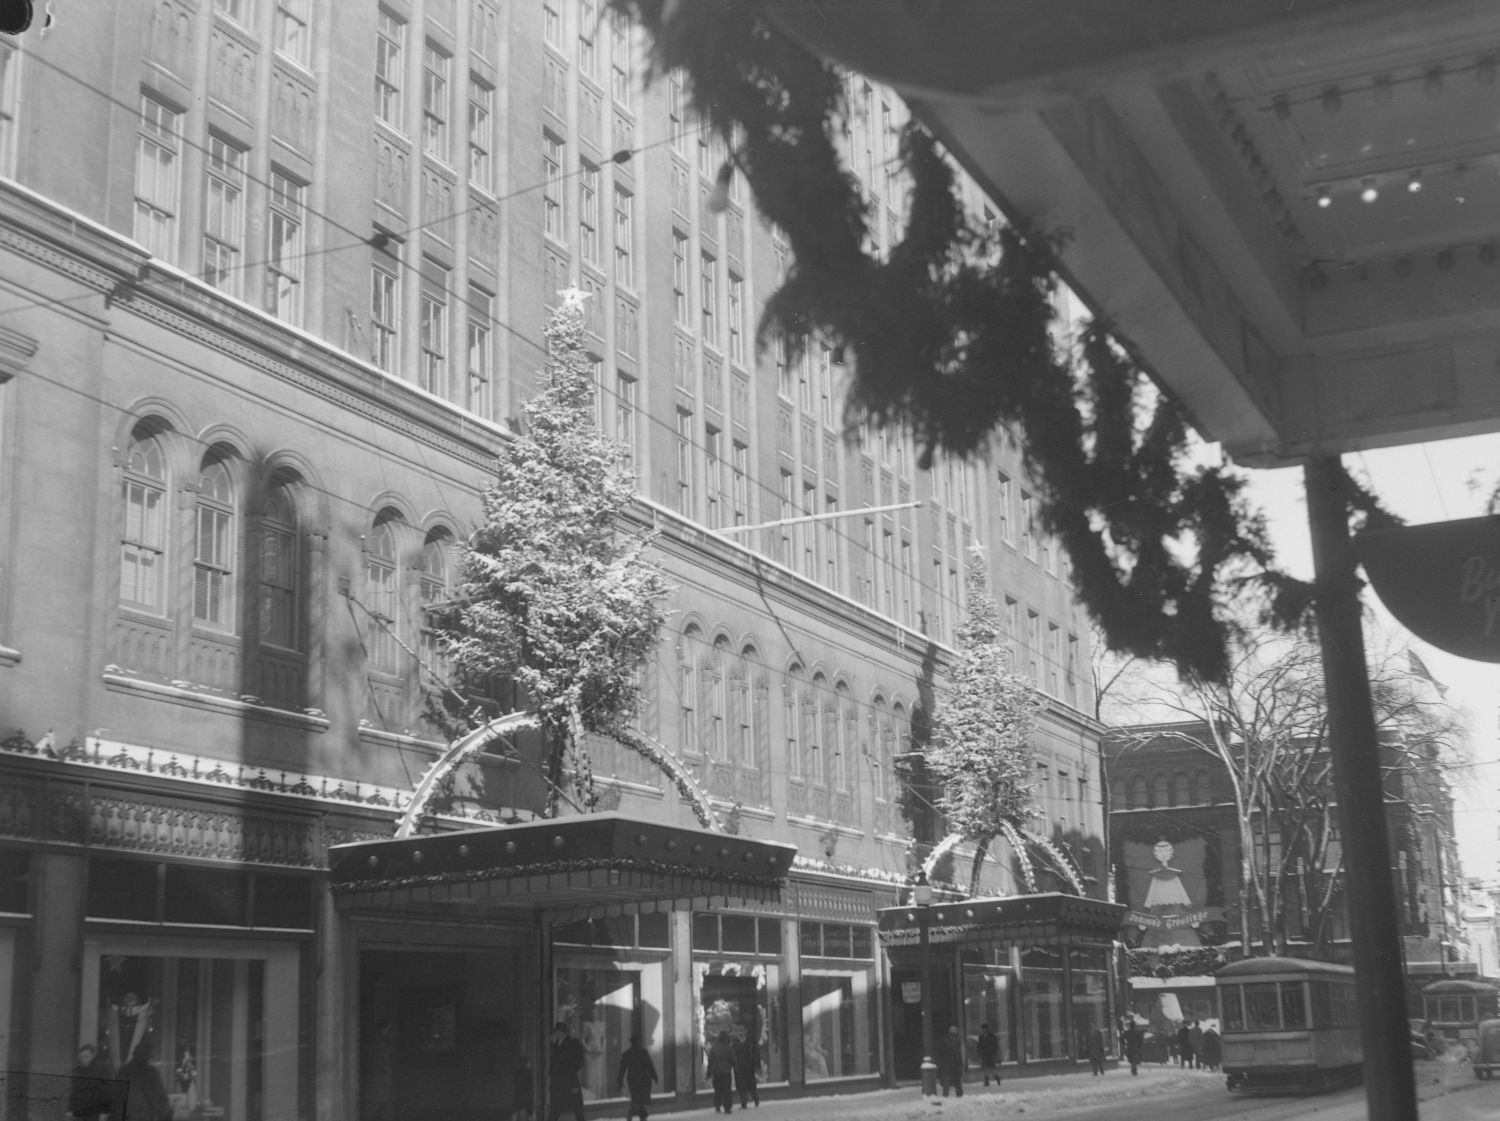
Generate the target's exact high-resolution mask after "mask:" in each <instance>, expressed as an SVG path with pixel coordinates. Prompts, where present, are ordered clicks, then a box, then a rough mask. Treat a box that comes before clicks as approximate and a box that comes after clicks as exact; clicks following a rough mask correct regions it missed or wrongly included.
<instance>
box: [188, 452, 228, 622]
mask: <svg viewBox="0 0 1500 1121" xmlns="http://www.w3.org/2000/svg"><path fill="white" fill-rule="evenodd" d="M234 515H235V508H234V479H233V477H232V476H231V475H230V473H229V468H228V466H227V465H226V464H225V461H224V458H223V456H216V457H215V458H213V459H211V460H207V461H205V462H204V465H203V470H202V471H200V472H199V474H198V501H197V506H196V510H195V515H194V521H195V526H194V547H193V618H194V619H196V620H198V621H199V622H200V623H207V624H208V625H209V626H211V627H217V628H219V629H222V630H231V629H233V627H234V560H235V557H234V546H235V524H234V522H235V518H234Z"/></svg>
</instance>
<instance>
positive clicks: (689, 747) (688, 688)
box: [677, 623, 703, 754]
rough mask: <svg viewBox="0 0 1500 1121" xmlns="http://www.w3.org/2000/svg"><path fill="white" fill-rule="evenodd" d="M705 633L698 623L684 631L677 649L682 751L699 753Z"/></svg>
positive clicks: (688, 626) (689, 625)
mask: <svg viewBox="0 0 1500 1121" xmlns="http://www.w3.org/2000/svg"><path fill="white" fill-rule="evenodd" d="M702 646H703V631H702V629H701V628H700V627H699V626H698V625H697V624H696V623H689V624H688V625H687V626H686V627H684V628H683V629H682V642H681V643H679V644H678V647H677V693H678V703H679V704H680V706H681V709H682V726H681V728H680V729H679V732H680V734H681V736H682V749H683V750H684V751H691V752H693V753H695V754H696V753H697V752H699V751H701V750H702V748H701V746H700V745H699V743H698V659H699V658H700V657H701V656H702V654H701V648H702Z"/></svg>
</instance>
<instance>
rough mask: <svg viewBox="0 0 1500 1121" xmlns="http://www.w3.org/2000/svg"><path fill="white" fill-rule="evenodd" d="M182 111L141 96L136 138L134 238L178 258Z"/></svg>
mask: <svg viewBox="0 0 1500 1121" xmlns="http://www.w3.org/2000/svg"><path fill="white" fill-rule="evenodd" d="M181 137H182V114H181V113H178V112H176V111H175V110H173V109H169V108H167V107H166V106H165V105H163V104H162V103H161V102H160V101H157V100H156V99H155V98H152V97H147V96H146V95H144V94H143V95H142V96H141V125H140V134H139V137H138V138H137V142H136V163H135V233H134V236H135V240H136V241H138V242H140V243H141V245H143V246H144V247H145V248H146V250H147V251H148V252H149V253H150V254H151V255H152V256H153V257H160V258H161V259H162V260H164V261H167V262H171V263H175V262H176V260H177V209H178V198H179V195H180V191H181V166H180V164H179V163H178V156H179V153H180V152H181V149H182V139H181Z"/></svg>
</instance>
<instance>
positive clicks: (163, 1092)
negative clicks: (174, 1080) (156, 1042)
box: [115, 1039, 172, 1121]
mask: <svg viewBox="0 0 1500 1121" xmlns="http://www.w3.org/2000/svg"><path fill="white" fill-rule="evenodd" d="M152 1053H153V1052H152V1047H151V1041H150V1040H149V1039H143V1040H141V1041H140V1042H139V1043H137V1044H136V1045H135V1050H134V1051H132V1052H131V1053H130V1061H129V1062H128V1063H126V1064H125V1065H124V1066H122V1067H121V1068H120V1069H119V1070H118V1071H116V1072H115V1077H116V1078H118V1079H119V1080H120V1081H121V1082H123V1083H125V1086H124V1088H123V1090H124V1094H125V1112H124V1118H125V1121H172V1099H171V1098H169V1097H167V1087H166V1085H165V1084H164V1083H163V1082H162V1080H161V1075H160V1074H159V1073H158V1072H157V1069H156V1065H155V1064H154V1063H153V1062H152V1061H151V1059H152Z"/></svg>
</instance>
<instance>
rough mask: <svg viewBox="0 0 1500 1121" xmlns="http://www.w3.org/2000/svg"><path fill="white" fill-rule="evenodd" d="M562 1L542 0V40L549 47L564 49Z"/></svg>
mask: <svg viewBox="0 0 1500 1121" xmlns="http://www.w3.org/2000/svg"><path fill="white" fill-rule="evenodd" d="M561 3H562V0H542V39H543V40H544V41H545V42H546V44H547V45H548V46H549V47H557V48H559V49H561V48H562V37H563V21H562V9H561V8H560V7H559V5H560V4H561Z"/></svg>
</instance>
